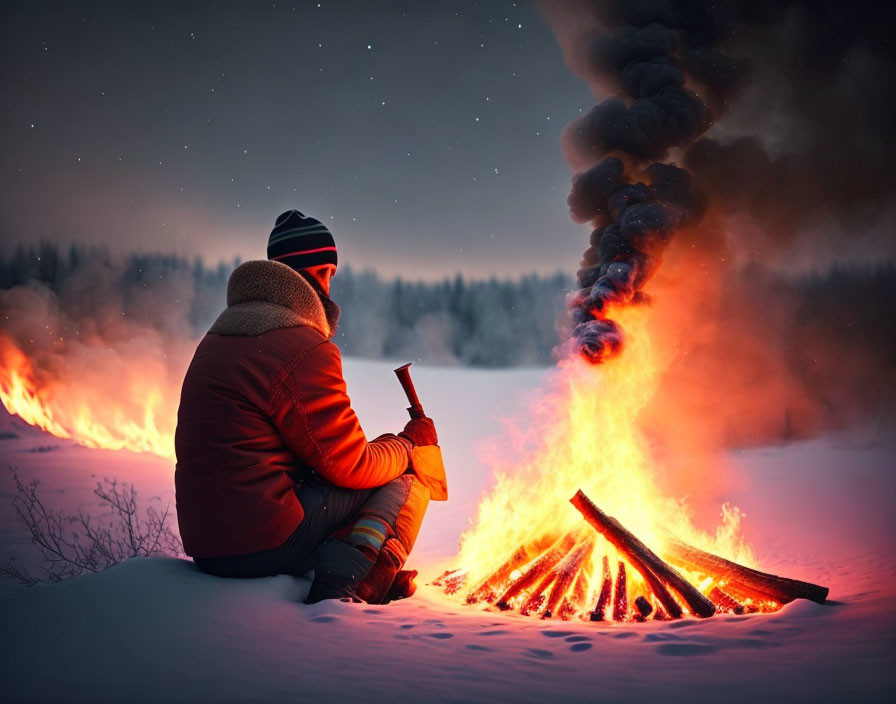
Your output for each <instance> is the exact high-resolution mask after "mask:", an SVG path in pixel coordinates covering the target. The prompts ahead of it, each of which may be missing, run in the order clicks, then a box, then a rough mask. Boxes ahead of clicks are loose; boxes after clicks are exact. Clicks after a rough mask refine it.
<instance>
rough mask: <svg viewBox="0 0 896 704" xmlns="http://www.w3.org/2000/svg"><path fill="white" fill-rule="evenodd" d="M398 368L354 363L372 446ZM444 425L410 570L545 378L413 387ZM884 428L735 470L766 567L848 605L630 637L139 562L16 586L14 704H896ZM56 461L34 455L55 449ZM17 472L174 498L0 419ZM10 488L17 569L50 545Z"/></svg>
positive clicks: (71, 489) (79, 490) (96, 456)
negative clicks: (505, 421)
mask: <svg viewBox="0 0 896 704" xmlns="http://www.w3.org/2000/svg"><path fill="white" fill-rule="evenodd" d="M392 366H393V365H389V364H386V363H382V362H368V361H358V360H347V361H346V377H347V380H348V384H349V392H350V393H351V395H352V399H353V402H354V406H355V408H356V410H357V411H358V414H359V416H360V417H361V420H362V423H363V424H364V426H365V430H366V431H367V433H368V435H370V436H374V435H376V434H379V433H380V432H385V431H395V430H397V429H399V428H400V427H401V426H402V425H403V423H404V422H405V419H406V417H407V416H406V413H405V411H404V406H405V405H406V403H405V400H404V398H403V396H402V393H401V390H400V388H399V387H398V384H397V382H396V381H395V378H394V376H393V374H392V371H391V369H392ZM413 372H414V378H415V381H416V382H417V386H418V390H419V392H420V396H421V399H422V400H423V404H424V406H425V407H426V409H427V411H428V412H429V414H430V415H431V416H432V417H433V418H435V419H436V422H437V426H438V429H439V433H440V436H441V442H442V445H443V452H444V456H445V460H446V464H447V466H448V470H449V476H450V482H451V486H450V489H451V500H450V501H449V502H447V503H441V504H438V503H437V504H433V505H432V507H431V509H430V511H429V513H428V514H427V518H426V520H425V522H424V525H423V529H422V531H421V535H420V538H419V541H418V544H417V547H416V548H415V550H414V552H413V554H412V555H411V558H410V562H409V564H410V565H411V566H413V567H416V568H418V569H421V576H422V577H423V578H424V579H423V580H422V581H429V580H430V579H432V578H433V577H435V576H436V575H437V574H439V573H440V571H441V570H443V569H445V568H446V567H447V566H451V560H452V557H453V555H454V553H455V550H456V547H457V540H458V537H459V535H460V533H461V532H462V531H463V530H464V529H465V528H466V527H467V526H468V525H469V519H470V517H472V516H473V515H474V513H475V508H476V505H477V502H478V497H479V496H480V495H481V493H482V491H483V490H485V489H486V488H487V487H488V486H489V483H490V479H491V477H490V476H489V471H488V470H487V469H486V468H485V467H484V466H483V464H482V463H481V462H480V461H479V459H478V457H477V445H478V444H479V442H480V441H482V440H483V439H485V438H488V437H491V436H495V435H497V434H499V433H500V432H501V423H500V419H501V418H502V417H506V416H508V415H510V413H511V410H510V409H513V408H518V407H519V406H520V405H521V404H522V403H523V401H524V399H525V396H526V394H527V392H528V391H530V390H531V389H532V388H534V387H535V386H536V385H537V384H538V382H539V379H540V378H541V374H542V372H541V371H540V370H511V371H484V370H469V369H460V368H458V369H445V368H442V369H434V368H425V367H421V368H419V369H418V368H417V367H416V366H415V367H414V368H413ZM892 431H893V427H891V426H885V425H876V426H872V427H868V428H866V429H863V430H862V431H861V432H851V433H839V434H836V435H831V436H828V437H824V438H819V439H816V440H812V441H808V442H800V443H794V444H791V445H788V446H785V447H769V448H760V449H752V450H748V451H739V452H734V453H732V458H733V459H734V460H735V461H736V462H737V463H738V464H739V465H740V466H741V468H742V471H743V479H742V480H741V481H739V482H738V484H737V489H735V490H733V493H732V494H730V495H728V496H727V497H726V498H727V499H728V500H730V501H732V502H733V503H735V504H736V505H738V506H739V507H740V508H742V509H743V510H744V511H745V513H746V515H747V520H746V523H745V526H744V528H745V532H746V534H747V537H748V538H749V540H750V541H751V542H752V543H753V545H754V546H755V548H756V551H757V554H758V556H759V558H760V561H761V564H762V565H763V567H764V568H765V569H767V570H769V571H772V572H777V573H780V574H784V575H787V576H791V577H796V578H802V579H807V580H810V581H814V582H818V583H822V584H825V585H827V586H829V587H830V588H831V602H830V604H829V605H826V606H819V605H816V604H812V603H808V602H795V603H793V604H791V605H789V606H788V607H785V608H784V609H783V610H782V611H781V612H779V613H777V614H774V615H771V616H755V615H754V616H724V617H716V618H713V619H710V620H708V621H697V620H693V619H689V620H683V621H679V622H670V623H660V622H649V623H646V624H632V625H614V624H601V625H597V624H590V623H578V622H576V623H568V622H551V621H540V620H537V619H527V618H524V617H520V616H518V615H508V614H499V613H495V612H489V611H484V610H480V609H478V608H473V607H466V606H462V605H460V604H457V603H455V602H452V601H450V600H448V599H447V598H446V597H444V596H443V595H442V594H441V593H440V592H439V590H437V589H436V588H434V587H430V586H422V587H421V588H420V590H419V591H418V593H417V595H415V596H414V597H413V598H412V599H409V600H407V601H404V602H399V603H396V604H391V605H388V606H368V605H364V604H346V603H342V602H335V603H322V604H317V605H315V606H312V607H308V606H304V605H301V604H298V603H297V602H299V601H301V600H302V598H303V597H304V594H305V592H306V590H307V588H308V584H307V582H306V581H305V580H302V579H295V578H290V577H275V578H270V579H261V580H221V579H216V578H214V577H209V576H207V575H204V574H202V573H200V572H198V571H197V570H196V569H195V568H194V567H193V566H192V564H191V563H189V562H186V561H178V560H171V559H153V560H132V561H130V562H127V563H125V564H123V565H119V566H117V567H115V568H113V569H111V570H108V571H107V572H104V573H101V574H98V575H90V576H85V577H80V578H78V579H75V580H71V581H69V582H64V583H61V584H57V585H51V586H38V587H33V588H21V587H17V586H14V585H12V584H10V583H8V582H7V583H3V584H0V623H2V628H3V646H2V655H0V675H2V679H0V683H2V684H0V694H2V697H3V699H4V700H5V701H10V700H15V701H18V700H50V699H64V700H81V701H96V700H107V701H141V700H151V699H166V700H175V701H176V700H183V701H188V700H189V701H204V700H213V701H247V700H250V701H296V700H300V699H315V700H323V701H359V702H360V701H364V702H395V701H451V702H477V701H486V700H487V701H493V702H499V701H513V702H539V703H540V704H544V703H545V702H551V701H575V702H579V701H580V702H586V701H587V702H594V701H613V702H628V701H650V702H655V701H662V702H678V701H683V702H704V701H705V702H710V701H713V702H715V701H731V702H740V701H743V702H753V703H754V704H755V702H756V701H757V699H758V698H759V697H765V698H766V699H767V700H768V701H807V702H809V701H813V702H816V701H837V702H843V701H890V700H892V699H893V697H894V696H896V678H894V677H893V676H892V674H893V668H894V666H896V609H894V606H893V604H894V597H896V560H894V557H896V550H894V548H896V530H894V529H896V525H894V524H896V518H894V516H896V513H894V510H896V437H894V433H893V432H892ZM54 445H58V446H59V447H58V449H53V450H50V451H45V452H35V451H33V450H34V449H35V448H37V447H41V446H54ZM0 453H2V460H3V464H5V465H7V466H10V467H17V468H18V470H19V472H20V474H21V475H22V476H23V478H26V479H29V478H31V477H37V478H39V479H40V480H41V481H42V482H43V485H42V489H43V492H42V496H44V498H45V499H46V500H47V502H48V503H50V504H51V505H53V507H55V508H62V509H69V510H71V509H72V508H74V507H77V506H79V505H88V506H89V505H91V504H92V502H93V498H92V496H91V493H90V492H91V490H92V488H93V485H94V483H95V481H96V479H97V478H102V477H103V476H114V477H118V478H119V479H122V480H125V481H131V482H133V483H134V484H135V485H136V486H137V487H138V489H139V490H140V493H141V495H142V496H143V497H149V496H154V495H159V496H162V497H163V498H170V499H171V500H172V501H173V497H172V486H171V484H172V471H173V469H172V467H171V466H170V465H169V464H168V463H167V462H165V461H163V460H160V459H159V458H156V457H153V456H148V455H134V454H130V453H113V452H105V451H96V450H88V449H84V448H80V447H76V446H73V445H72V444H71V443H69V442H66V441H63V440H57V439H55V438H52V437H50V436H47V435H44V434H42V433H40V432H37V431H34V430H33V429H31V428H28V427H27V426H25V425H24V424H22V423H21V422H19V421H18V420H17V419H10V418H9V417H3V418H2V419H0ZM11 499H12V482H11V479H10V476H9V473H8V472H5V471H3V472H0V560H2V561H3V562H5V561H6V559H7V558H8V557H9V556H10V555H18V556H21V557H23V558H25V559H26V560H27V559H28V557H29V556H31V555H33V547H32V546H30V545H29V542H28V538H27V536H25V535H24V534H23V532H22V529H21V527H20V526H18V525H17V523H16V521H15V518H14V516H13V513H12V510H11V508H10V501H11Z"/></svg>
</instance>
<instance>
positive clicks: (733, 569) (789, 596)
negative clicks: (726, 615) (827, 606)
mask: <svg viewBox="0 0 896 704" xmlns="http://www.w3.org/2000/svg"><path fill="white" fill-rule="evenodd" d="M669 559H670V560H671V561H672V562H674V563H675V564H677V565H679V566H680V567H683V568H685V569H689V570H694V571H697V572H702V573H703V574H706V575H709V576H711V577H714V578H716V579H717V580H718V581H720V582H722V583H726V584H728V585H730V586H729V587H726V588H727V589H730V590H732V591H734V590H737V591H738V592H740V593H742V594H745V595H748V596H750V597H751V598H753V599H756V600H759V601H774V602H776V603H778V604H787V603H789V602H791V601H793V600H794V599H808V600H810V601H814V602H816V603H817V604H823V603H825V601H826V600H827V598H828V588H827V587H822V586H819V585H817V584H811V583H810V582H801V581H799V580H796V579H789V578H787V577H778V576H777V575H773V574H766V573H765V572H760V571H758V570H754V569H751V568H749V567H744V566H743V565H739V564H737V563H736V562H731V560H726V559H725V558H723V557H718V556H716V555H713V554H711V553H708V552H704V551H703V550H698V549H697V548H695V547H692V546H690V545H687V544H685V543H682V542H680V541H677V540H676V541H673V542H672V543H670V546H669Z"/></svg>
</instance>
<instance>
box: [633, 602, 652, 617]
mask: <svg viewBox="0 0 896 704" xmlns="http://www.w3.org/2000/svg"><path fill="white" fill-rule="evenodd" d="M635 609H637V611H638V617H637V618H638V620H639V621H646V620H647V617H648V616H650V614H652V613H653V604H651V603H650V602H649V601H647V599H645V598H644V597H643V596H639V597H638V598H637V599H635Z"/></svg>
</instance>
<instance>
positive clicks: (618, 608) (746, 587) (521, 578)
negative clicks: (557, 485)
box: [435, 490, 828, 621]
mask: <svg viewBox="0 0 896 704" xmlns="http://www.w3.org/2000/svg"><path fill="white" fill-rule="evenodd" d="M570 503H572V505H573V506H574V507H575V508H576V509H577V510H578V511H579V512H580V513H581V515H582V517H583V518H584V519H585V521H587V523H588V524H590V525H591V527H592V528H593V529H594V531H591V532H588V531H586V530H578V531H573V532H569V533H566V534H564V535H562V536H560V537H555V536H552V535H550V534H545V535H544V536H542V537H541V538H540V539H538V540H536V541H534V542H532V543H529V544H527V545H521V546H520V547H519V548H518V549H517V550H515V551H514V552H513V554H512V555H510V556H509V558H508V559H506V560H505V561H504V562H503V563H502V564H501V566H500V567H499V568H498V569H497V570H495V571H494V572H493V573H492V574H490V575H489V576H488V577H486V578H485V579H484V580H482V581H481V582H479V583H478V584H475V585H468V584H467V579H466V577H467V574H466V572H465V571H464V570H462V569H460V570H451V571H448V572H446V573H445V574H443V575H442V576H441V577H439V578H438V579H437V580H436V581H435V584H436V585H437V586H440V587H442V588H443V589H444V590H445V592H447V593H448V594H455V593H458V592H460V591H462V590H464V589H465V588H467V587H471V588H469V590H468V591H466V602H467V603H468V604H479V603H485V604H490V605H493V606H496V607H497V608H498V609H500V610H501V611H508V610H511V609H516V610H519V612H520V613H522V614H524V615H540V616H541V618H552V617H555V616H556V617H558V618H561V619H563V620H570V619H576V618H580V619H589V620H591V621H609V620H612V621H645V620H647V619H648V618H653V619H656V620H668V619H678V618H682V617H683V616H685V615H693V616H696V617H699V618H709V617H710V616H713V615H714V614H716V613H734V614H743V613H748V612H749V613H755V612H771V611H776V610H778V609H779V608H781V606H783V605H784V604H787V603H789V602H791V601H793V600H794V599H810V600H812V601H815V602H817V603H819V604H823V603H824V602H825V600H826V599H827V595H828V589H827V588H826V587H821V586H818V585H816V584H810V583H808V582H801V581H798V580H795V579H788V578H785V577H777V576H775V575H771V574H766V573H764V572H759V571H758V570H754V569H750V568H748V567H744V566H743V565H739V564H737V563H735V562H731V561H730V560H726V559H724V558H721V557H718V556H716V555H713V554H711V553H708V552H704V551H703V550H699V549H697V548H695V547H692V546H690V545H687V544H685V543H683V542H681V541H679V540H675V539H674V538H672V539H670V540H669V542H668V548H667V550H666V551H665V552H664V554H665V555H666V560H663V559H662V558H660V557H659V556H657V554H656V553H654V552H653V551H652V550H651V549H650V548H649V547H647V546H646V545H644V543H642V542H641V541H640V540H638V538H637V537H636V536H635V535H633V534H632V533H631V532H629V531H628V530H627V529H626V528H625V527H624V526H623V525H622V524H621V523H619V521H617V520H616V519H615V518H612V517H611V516H608V515H607V514H606V513H604V512H603V511H601V509H600V508H598V507H597V506H596V505H595V504H594V503H593V502H592V501H591V500H590V499H589V498H588V497H587V496H586V495H585V493H584V492H582V491H581V490H579V491H578V492H576V494H575V496H573V497H572V498H571V499H570ZM595 532H596V534H595ZM611 554H613V555H614V556H616V557H617V560H616V565H617V567H616V570H615V575H616V576H615V578H614V577H613V574H612V571H611V568H610V555H611ZM599 557H600V560H601V571H600V578H599V579H598V580H594V579H592V578H591V576H590V575H591V571H592V570H591V568H592V566H593V565H594V564H595V563H596V562H597V560H598V558H599ZM670 562H671V563H673V564H674V565H676V566H678V567H679V568H681V569H682V570H684V571H685V572H686V573H688V574H689V575H695V576H696V577H697V578H698V579H699V580H700V581H699V582H698V584H699V585H700V587H702V589H703V591H701V589H700V588H698V587H697V586H695V585H694V583H693V582H691V581H689V580H688V579H687V578H686V577H685V576H684V575H682V574H681V573H680V572H679V571H677V570H676V569H675V567H673V566H672V565H670V564H669V563H670ZM632 573H634V575H637V577H638V578H639V579H630V578H629V576H628V575H630V574H632ZM634 575H633V576H634ZM704 592H705V593H704Z"/></svg>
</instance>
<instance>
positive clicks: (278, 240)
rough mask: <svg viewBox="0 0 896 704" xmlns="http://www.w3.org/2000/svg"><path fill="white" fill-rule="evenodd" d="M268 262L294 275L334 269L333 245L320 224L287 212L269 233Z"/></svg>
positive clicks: (299, 214) (279, 218) (312, 219)
mask: <svg viewBox="0 0 896 704" xmlns="http://www.w3.org/2000/svg"><path fill="white" fill-rule="evenodd" d="M268 259H272V260H274V261H278V262H281V263H283V264H286V265H287V266H290V267H292V268H293V269H295V270H297V271H298V270H299V269H307V268H308V267H312V266H318V265H320V264H332V265H333V266H336V242H335V240H334V239H333V235H332V234H330V231H329V230H328V229H327V227H326V225H324V224H323V223H322V222H321V221H320V220H316V219H315V218H312V217H308V216H306V215H303V214H302V213H300V212H299V211H298V210H287V211H286V212H285V213H283V214H282V215H280V217H278V218H277V222H276V223H275V224H274V229H273V230H271V236H270V237H269V238H268Z"/></svg>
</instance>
